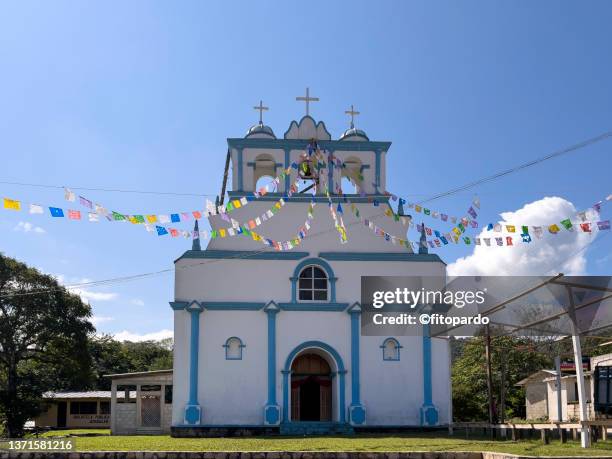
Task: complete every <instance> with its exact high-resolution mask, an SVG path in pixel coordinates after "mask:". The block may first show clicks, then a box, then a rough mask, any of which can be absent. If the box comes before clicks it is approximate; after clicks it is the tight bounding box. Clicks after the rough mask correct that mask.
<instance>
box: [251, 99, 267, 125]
mask: <svg viewBox="0 0 612 459" xmlns="http://www.w3.org/2000/svg"><path fill="white" fill-rule="evenodd" d="M269 109H270V108H269V107H264V106H263V102H262V101H261V100H260V101H259V105H257V106H256V107H253V110H259V124H263V112H264V111H267V110H269Z"/></svg>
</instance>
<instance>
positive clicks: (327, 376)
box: [291, 352, 333, 421]
mask: <svg viewBox="0 0 612 459" xmlns="http://www.w3.org/2000/svg"><path fill="white" fill-rule="evenodd" d="M332 400H333V399H332V371H331V368H330V366H329V363H327V361H326V360H325V359H324V358H323V357H321V356H320V355H318V354H314V353H308V352H307V353H305V354H302V355H300V356H298V357H296V358H295V360H294V361H293V363H292V364H291V420H292V421H331V419H332Z"/></svg>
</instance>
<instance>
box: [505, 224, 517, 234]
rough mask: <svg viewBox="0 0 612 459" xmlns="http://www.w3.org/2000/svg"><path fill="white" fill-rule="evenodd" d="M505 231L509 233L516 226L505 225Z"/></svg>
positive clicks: (513, 230) (512, 231) (514, 229)
mask: <svg viewBox="0 0 612 459" xmlns="http://www.w3.org/2000/svg"><path fill="white" fill-rule="evenodd" d="M506 231H508V232H509V233H514V232H515V231H516V227H515V226H514V225H506Z"/></svg>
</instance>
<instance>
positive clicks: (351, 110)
mask: <svg viewBox="0 0 612 459" xmlns="http://www.w3.org/2000/svg"><path fill="white" fill-rule="evenodd" d="M344 113H346V114H347V115H351V129H353V128H354V127H355V115H360V114H361V113H360V112H358V111H356V110H355V109H354V108H353V104H351V109H350V110H347V111H345V112H344Z"/></svg>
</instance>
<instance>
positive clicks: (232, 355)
mask: <svg viewBox="0 0 612 459" xmlns="http://www.w3.org/2000/svg"><path fill="white" fill-rule="evenodd" d="M223 347H224V348H225V360H242V348H243V347H246V346H245V345H244V344H242V340H241V339H240V338H238V337H236V336H232V337H231V338H228V339H227V341H226V342H225V344H224V345H223Z"/></svg>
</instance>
